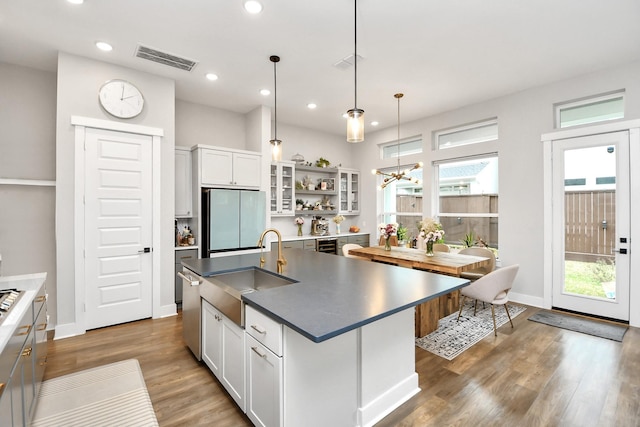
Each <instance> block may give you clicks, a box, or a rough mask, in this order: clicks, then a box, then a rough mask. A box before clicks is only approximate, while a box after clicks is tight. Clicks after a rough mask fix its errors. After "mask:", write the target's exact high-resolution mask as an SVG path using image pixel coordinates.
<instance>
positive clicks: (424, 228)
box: [420, 218, 444, 242]
mask: <svg viewBox="0 0 640 427" xmlns="http://www.w3.org/2000/svg"><path fill="white" fill-rule="evenodd" d="M420 237H422V238H423V239H424V241H425V242H438V241H440V240H442V238H443V237H444V230H443V229H442V224H440V223H439V222H437V221H435V220H434V219H433V218H425V219H424V220H422V221H420Z"/></svg>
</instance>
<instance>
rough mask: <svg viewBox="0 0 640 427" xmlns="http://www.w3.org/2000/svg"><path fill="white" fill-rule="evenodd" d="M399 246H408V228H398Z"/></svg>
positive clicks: (401, 226)
mask: <svg viewBox="0 0 640 427" xmlns="http://www.w3.org/2000/svg"><path fill="white" fill-rule="evenodd" d="M397 234H398V246H406V245H407V237H408V236H407V234H408V230H407V227H405V226H403V225H400V226H399V227H398V231H397Z"/></svg>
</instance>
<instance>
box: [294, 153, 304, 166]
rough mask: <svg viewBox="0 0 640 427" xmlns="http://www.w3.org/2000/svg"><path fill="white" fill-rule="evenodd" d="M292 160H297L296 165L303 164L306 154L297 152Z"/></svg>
mask: <svg viewBox="0 0 640 427" xmlns="http://www.w3.org/2000/svg"><path fill="white" fill-rule="evenodd" d="M291 160H292V161H294V162H296V165H301V164H303V163H304V156H303V155H302V154H300V153H296V154H294V155H293V156H291Z"/></svg>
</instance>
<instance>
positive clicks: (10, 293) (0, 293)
mask: <svg viewBox="0 0 640 427" xmlns="http://www.w3.org/2000/svg"><path fill="white" fill-rule="evenodd" d="M21 295H22V291H19V290H17V289H0V324H2V322H3V321H4V319H5V318H6V317H7V315H8V314H9V311H10V310H11V308H12V307H13V306H14V305H15V303H16V302H18V299H20V296H21Z"/></svg>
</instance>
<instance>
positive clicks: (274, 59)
mask: <svg viewBox="0 0 640 427" xmlns="http://www.w3.org/2000/svg"><path fill="white" fill-rule="evenodd" d="M269 59H270V60H271V62H273V140H274V141H277V140H278V76H277V67H276V64H277V63H278V62H279V61H280V57H279V56H276V55H272V56H271V57H269Z"/></svg>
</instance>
